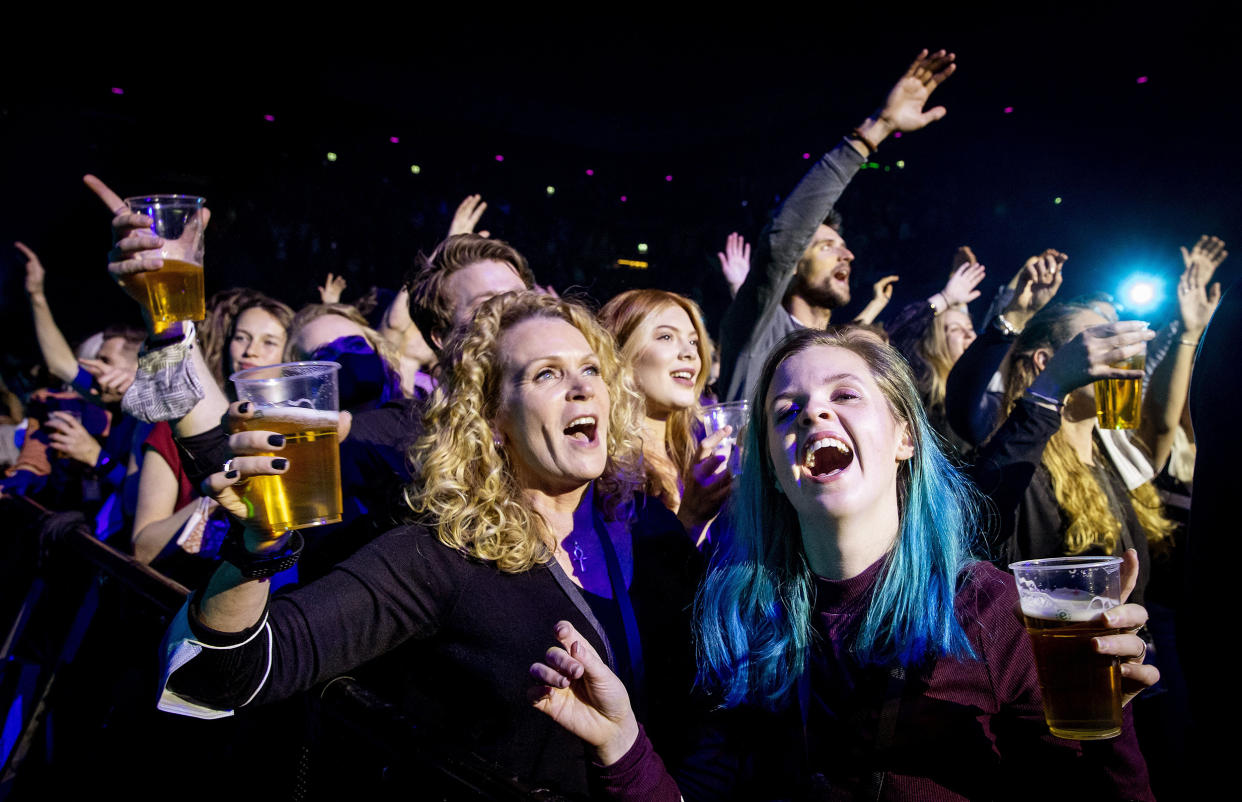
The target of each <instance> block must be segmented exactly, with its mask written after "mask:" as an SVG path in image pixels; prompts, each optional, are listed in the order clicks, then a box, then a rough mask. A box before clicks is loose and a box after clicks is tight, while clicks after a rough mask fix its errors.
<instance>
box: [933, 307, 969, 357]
mask: <svg viewBox="0 0 1242 802" xmlns="http://www.w3.org/2000/svg"><path fill="white" fill-rule="evenodd" d="M937 322H938V324H939V325H940V328H941V331H943V332H944V341H945V344H946V345H948V347H949V359H950V360H951V361H952V362H954V363H956V362H957V360H958V359H959V358H961V356H962V354H963V353H964V352H965V351H966V349H967V348H969V347H970V344H971V343H972V342H974V341H975V327H974V324H972V323H971V322H970V315H968V314H966V312H965V311H964V310H962V309H946V310H945V311H944V314H942V315H941V316H940V320H939V321H937Z"/></svg>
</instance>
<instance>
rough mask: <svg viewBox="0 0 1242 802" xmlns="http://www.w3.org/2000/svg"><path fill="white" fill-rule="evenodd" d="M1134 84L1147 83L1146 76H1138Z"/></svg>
mask: <svg viewBox="0 0 1242 802" xmlns="http://www.w3.org/2000/svg"><path fill="white" fill-rule="evenodd" d="M1135 83H1139V84H1145V83H1147V76H1146V75H1140V76H1139V77H1138V80H1136V81H1135Z"/></svg>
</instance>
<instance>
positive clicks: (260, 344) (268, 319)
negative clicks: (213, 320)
mask: <svg viewBox="0 0 1242 802" xmlns="http://www.w3.org/2000/svg"><path fill="white" fill-rule="evenodd" d="M287 338H288V333H287V332H286V331H285V327H284V326H282V325H280V321H279V320H277V319H276V317H275V316H274V315H272V313H271V312H268V311H267V310H266V309H263V308H262V307H259V306H252V307H250V308H249V309H245V310H243V311H242V313H241V314H240V315H238V316H237V322H236V323H234V324H233V339H232V340H230V341H229V371H228V372H230V373H232V372H235V371H239V370H249V369H250V368H261V367H264V366H266V365H275V364H277V363H278V362H280V357H281V354H283V353H284V350H285V340H286V339H287Z"/></svg>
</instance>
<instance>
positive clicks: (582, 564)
mask: <svg viewBox="0 0 1242 802" xmlns="http://www.w3.org/2000/svg"><path fill="white" fill-rule="evenodd" d="M570 542H571V543H572V544H573V548H574V550H573V551H572V552H571V559H572V560H573V561H574V562H576V563H577V564H578V571H579V572H585V571H586V552H585V551H583V550H582V546H580V545H578V538H576V537H572V538H571V539H570Z"/></svg>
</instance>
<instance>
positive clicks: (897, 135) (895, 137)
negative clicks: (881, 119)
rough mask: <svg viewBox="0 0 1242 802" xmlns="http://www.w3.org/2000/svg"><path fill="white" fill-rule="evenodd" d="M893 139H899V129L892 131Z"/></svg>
mask: <svg viewBox="0 0 1242 802" xmlns="http://www.w3.org/2000/svg"><path fill="white" fill-rule="evenodd" d="M893 139H901V132H900V131H896V132H894V133H893Z"/></svg>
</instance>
